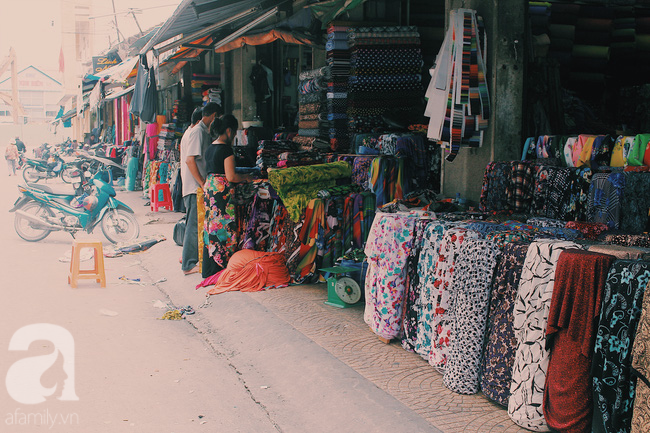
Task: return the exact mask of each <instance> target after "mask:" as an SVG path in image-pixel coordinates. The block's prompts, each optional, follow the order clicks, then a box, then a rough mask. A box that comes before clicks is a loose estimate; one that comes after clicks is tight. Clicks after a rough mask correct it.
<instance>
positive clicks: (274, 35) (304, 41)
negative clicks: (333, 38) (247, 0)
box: [215, 29, 314, 53]
mask: <svg viewBox="0 0 650 433" xmlns="http://www.w3.org/2000/svg"><path fill="white" fill-rule="evenodd" d="M278 40H280V41H284V42H286V43H288V44H297V45H313V44H314V43H313V42H312V41H311V40H310V39H309V38H308V37H307V36H304V35H300V34H298V33H296V32H290V31H286V30H279V29H273V30H268V31H266V32H263V33H256V34H248V35H245V36H241V37H239V38H237V39H235V40H234V41H232V42H228V43H227V44H225V45H222V46H221V47H219V48H217V49H216V50H215V52H217V53H225V52H227V51H231V50H234V49H237V48H241V47H243V46H244V45H264V44H270V43H271V42H274V41H278Z"/></svg>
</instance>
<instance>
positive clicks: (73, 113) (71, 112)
mask: <svg viewBox="0 0 650 433" xmlns="http://www.w3.org/2000/svg"><path fill="white" fill-rule="evenodd" d="M76 115H77V110H76V109H74V108H73V109H72V110H68V111H66V112H65V113H63V116H61V118H60V120H61V121H62V122H67V121H68V120H70V119H72V118H73V117H75V116H76Z"/></svg>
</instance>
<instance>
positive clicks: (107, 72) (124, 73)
mask: <svg viewBox="0 0 650 433" xmlns="http://www.w3.org/2000/svg"><path fill="white" fill-rule="evenodd" d="M138 61H139V57H138V56H136V57H131V58H129V59H126V60H124V61H123V62H122V63H120V64H119V65H115V66H111V67H110V68H106V69H104V70H103V71H101V72H98V73H97V75H99V76H100V77H101V79H102V80H103V81H104V82H105V83H126V82H127V79H128V78H130V77H132V76H133V77H134V76H135V75H136V74H137V73H138Z"/></svg>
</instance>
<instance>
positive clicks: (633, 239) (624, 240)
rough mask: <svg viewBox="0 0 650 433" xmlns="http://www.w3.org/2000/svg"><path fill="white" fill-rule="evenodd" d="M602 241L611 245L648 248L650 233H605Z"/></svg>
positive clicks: (649, 246) (649, 245)
mask: <svg viewBox="0 0 650 433" xmlns="http://www.w3.org/2000/svg"><path fill="white" fill-rule="evenodd" d="M603 242H605V243H606V244H611V245H621V246H627V247H642V248H650V233H643V234H638V235H631V234H606V235H605V239H604V240H603Z"/></svg>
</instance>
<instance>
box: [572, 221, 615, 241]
mask: <svg viewBox="0 0 650 433" xmlns="http://www.w3.org/2000/svg"><path fill="white" fill-rule="evenodd" d="M566 228H568V229H573V230H578V231H579V232H580V233H582V234H583V235H584V237H585V238H586V239H591V240H595V239H597V238H598V236H600V234H601V233H603V232H605V231H607V229H608V227H607V224H604V223H589V222H584V221H569V222H567V223H566Z"/></svg>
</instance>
